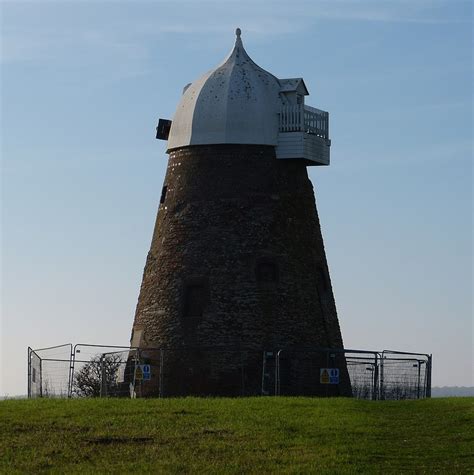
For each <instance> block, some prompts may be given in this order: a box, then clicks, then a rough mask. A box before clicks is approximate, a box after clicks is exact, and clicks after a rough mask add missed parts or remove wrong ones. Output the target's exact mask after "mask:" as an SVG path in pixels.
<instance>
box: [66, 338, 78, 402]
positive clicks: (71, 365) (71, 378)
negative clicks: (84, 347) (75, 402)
mask: <svg viewBox="0 0 474 475" xmlns="http://www.w3.org/2000/svg"><path fill="white" fill-rule="evenodd" d="M76 351H77V344H75V345H74V347H73V346H72V344H71V356H70V358H69V384H68V385H69V391H68V392H69V394H68V397H69V398H71V397H72V388H73V386H74V368H75V364H76Z"/></svg>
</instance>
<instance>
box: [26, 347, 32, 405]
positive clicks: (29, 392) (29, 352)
mask: <svg viewBox="0 0 474 475" xmlns="http://www.w3.org/2000/svg"><path fill="white" fill-rule="evenodd" d="M27 387H28V390H27V391H28V398H30V397H31V348H30V347H28V386H27Z"/></svg>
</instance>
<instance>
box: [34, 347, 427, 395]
mask: <svg viewBox="0 0 474 475" xmlns="http://www.w3.org/2000/svg"><path fill="white" fill-rule="evenodd" d="M329 373H331V375H332V373H334V375H332V376H331V377H330V375H329ZM335 375H337V377H336V376H335ZM188 395H194V396H209V395H212V396H233V397H235V396H255V395H263V396H273V395H287V396H292V395H299V396H301V395H306V396H319V397H325V396H352V397H355V398H359V399H416V398H424V397H430V396H431V355H426V354H418V353H404V352H396V351H389V350H384V351H383V352H377V351H365V350H351V349H334V348H307V347H293V348H279V349H272V350H265V351H263V350H261V349H242V348H229V347H225V348H223V347H214V348H199V349H190V348H141V349H138V348H130V347H124V346H111V345H90V344H77V345H75V346H74V347H73V346H72V345H71V344H67V345H60V346H56V347H51V348H43V349H40V350H32V349H31V348H28V396H29V397H176V396H188Z"/></svg>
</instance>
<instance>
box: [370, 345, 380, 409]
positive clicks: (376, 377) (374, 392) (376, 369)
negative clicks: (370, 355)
mask: <svg viewBox="0 0 474 475" xmlns="http://www.w3.org/2000/svg"><path fill="white" fill-rule="evenodd" d="M378 382H379V362H378V354H377V353H375V364H374V375H373V390H372V401H376V400H377V393H378Z"/></svg>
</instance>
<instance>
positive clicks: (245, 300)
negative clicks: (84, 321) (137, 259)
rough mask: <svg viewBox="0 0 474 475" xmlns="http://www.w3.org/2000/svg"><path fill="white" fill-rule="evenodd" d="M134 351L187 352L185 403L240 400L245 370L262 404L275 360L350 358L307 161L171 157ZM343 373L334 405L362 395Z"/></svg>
mask: <svg viewBox="0 0 474 475" xmlns="http://www.w3.org/2000/svg"><path fill="white" fill-rule="evenodd" d="M131 342H132V345H133V346H140V347H141V348H152V347H153V348H167V349H174V350H175V353H174V357H172V356H170V357H169V358H168V364H167V365H165V368H167V378H168V380H167V388H168V393H170V394H178V395H179V394H228V395H238V391H237V389H236V387H237V386H236V384H237V383H236V384H233V383H232V381H231V380H232V374H235V371H236V367H237V366H239V365H240V366H239V367H241V366H242V364H243V365H244V366H245V367H246V375H245V378H246V387H247V390H246V394H255V393H258V392H259V391H260V387H261V380H262V358H261V355H262V354H263V351H264V350H270V349H277V348H287V347H298V346H299V347H305V346H308V347H309V346H311V347H330V348H342V347H343V343H342V337H341V332H340V329H339V323H338V318H337V313H336V306H335V302H334V297H333V292H332V287H331V280H330V277H329V271H328V266H327V262H326V256H325V251H324V245H323V239H322V236H321V229H320V224H319V219H318V214H317V210H316V204H315V198H314V194H313V187H312V184H311V181H310V180H309V178H308V175H307V171H306V166H305V163H304V162H303V161H301V160H277V159H276V158H275V149H274V147H272V146H261V145H232V144H225V145H202V146H189V147H183V148H179V149H175V150H172V151H171V152H170V157H169V162H168V168H167V173H166V177H165V181H164V186H163V192H162V196H161V203H160V205H159V209H158V215H157V218H156V225H155V229H154V233H153V239H152V243H151V248H150V252H149V253H148V256H147V260H146V266H145V270H144V274H143V281H142V285H141V289H140V296H139V299H138V305H137V309H136V315H135V321H134V325H133V332H132V339H131ZM210 349H212V350H213V351H214V352H216V351H218V350H219V349H222V353H221V354H219V356H217V357H216V354H214V357H212V358H209V354H210V353H208V354H207V356H206V352H209V351H210ZM237 349H238V351H239V352H240V353H239V354H240V359H239V358H237V357H235V354H232V355H231V351H233V350H237ZM243 350H245V351H247V352H248V353H244V355H246V356H244V359H246V361H244V362H242V356H241V355H242V351H243ZM169 355H171V353H169ZM344 364H345V363H344ZM321 365H324V362H322V363H321ZM156 371H158V370H157V369H156V370H155V373H156ZM227 373H228V374H227ZM342 373H343V376H342V377H343V379H346V381H345V383H344V384H341V385H339V388H331V390H332V391H333V393H334V394H349V393H350V385H348V383H347V371H346V370H345V368H344V369H343V371H342ZM303 377H304V375H303ZM184 380H186V381H184ZM239 384H240V382H239ZM334 391H335V392H334ZM153 392H154V390H150V391H149V394H153ZM303 392H304V391H303Z"/></svg>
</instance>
